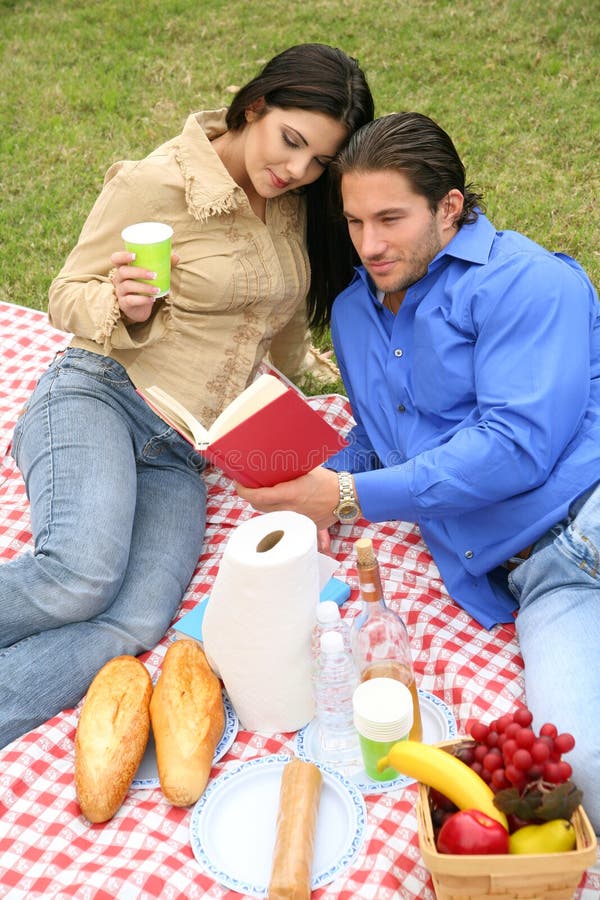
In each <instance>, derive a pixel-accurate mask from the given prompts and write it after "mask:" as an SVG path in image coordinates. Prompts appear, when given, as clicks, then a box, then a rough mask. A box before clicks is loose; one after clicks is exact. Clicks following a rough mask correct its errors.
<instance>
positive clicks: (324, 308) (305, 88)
mask: <svg viewBox="0 0 600 900" xmlns="http://www.w3.org/2000/svg"><path fill="white" fill-rule="evenodd" d="M263 97H264V100H265V103H266V105H267V107H273V106H276V107H280V108H282V109H294V108H297V109H303V110H313V111H315V112H320V113H325V115H328V116H331V117H332V118H333V119H335V120H336V121H338V122H342V123H343V124H344V125H345V126H346V129H347V131H348V138H350V137H351V135H352V134H354V132H355V131H356V130H357V129H358V128H360V127H361V126H362V125H365V124H366V123H367V122H370V121H371V120H372V119H373V115H374V104H373V97H372V96H371V91H370V90H369V86H368V84H367V81H366V78H365V76H364V73H363V72H362V70H361V69H360V67H359V65H358V63H357V61H356V60H355V59H353V58H352V57H350V56H347V55H346V54H345V53H343V52H342V51H341V50H338V49H337V48H335V47H329V46H328V45H327V44H298V45H297V46H295V47H290V48H289V49H288V50H284V51H283V53H280V54H278V55H277V56H275V57H274V58H273V59H272V60H271V61H270V62H268V63H267V65H266V66H265V67H264V69H263V70H262V72H260V73H259V74H258V75H257V76H256V78H253V79H252V81H250V82H249V83H248V84H247V85H246V86H245V87H243V88H241V89H240V90H239V91H238V93H237V94H236V95H235V97H234V99H233V102H232V103H231V105H230V107H229V109H228V111H227V118H226V121H227V127H228V128H229V129H230V130H232V131H238V130H239V129H241V128H243V127H244V126H245V124H246V110H247V109H248V107H249V106H252V104H253V103H255V102H256V101H257V100H259V99H261V98H263ZM304 192H305V195H306V202H307V244H308V256H309V260H310V270H311V281H310V289H309V294H308V300H307V303H308V316H309V322H310V324H311V325H312V326H313V327H316V328H322V327H324V326H325V325H327V324H328V322H329V314H330V311H331V305H332V303H333V300H334V298H335V296H336V294H338V293H339V292H340V291H341V290H343V288H345V287H346V286H347V284H348V282H349V281H350V279H351V277H352V267H353V265H354V264H355V263H356V261H357V258H356V255H355V253H354V250H353V247H352V244H351V241H350V239H349V237H348V229H347V226H346V223H345V222H343V221H341V220H340V218H339V215H335V214H334V206H333V202H332V194H331V190H330V175H329V171H328V170H327V169H326V170H325V171H324V172H323V174H322V175H321V177H320V178H318V179H317V181H315V182H313V183H312V184H309V185H307V187H306V188H305V189H304Z"/></svg>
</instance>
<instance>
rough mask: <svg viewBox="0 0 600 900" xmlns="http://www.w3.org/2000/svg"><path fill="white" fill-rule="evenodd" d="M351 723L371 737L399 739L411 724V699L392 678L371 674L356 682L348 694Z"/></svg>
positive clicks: (412, 715)
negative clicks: (350, 707) (351, 708)
mask: <svg viewBox="0 0 600 900" xmlns="http://www.w3.org/2000/svg"><path fill="white" fill-rule="evenodd" d="M352 706H353V708H354V725H355V728H356V730H357V731H358V733H359V734H361V735H362V736H363V737H365V738H369V739H370V740H373V741H399V740H402V738H405V737H406V736H407V735H408V733H409V731H410V729H411V728H412V725H413V718H414V708H413V699H412V696H411V693H410V691H409V689H408V688H407V687H406V685H405V684H402V682H401V681H397V680H396V679H395V678H371V679H370V680H369V681H363V682H362V684H359V685H358V687H357V688H356V690H355V691H354V695H353V697H352Z"/></svg>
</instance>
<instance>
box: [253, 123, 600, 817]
mask: <svg viewBox="0 0 600 900" xmlns="http://www.w3.org/2000/svg"><path fill="white" fill-rule="evenodd" d="M337 167H338V171H339V174H340V177H341V194H342V201H343V208H344V215H345V217H346V219H347V222H348V227H349V231H350V236H351V238H352V241H353V243H354V246H355V248H356V250H357V252H358V254H359V256H360V258H361V261H362V264H363V265H362V266H361V267H360V268H358V269H357V272H356V275H355V278H354V280H353V281H352V283H351V284H350V286H349V287H348V288H347V289H346V290H345V291H344V292H343V293H342V294H340V295H339V297H337V299H336V301H335V303H334V307H333V312H332V324H331V331H332V337H333V342H334V347H335V351H336V355H337V360H338V363H339V366H340V370H341V373H342V376H343V379H344V383H345V385H346V388H347V391H348V396H349V398H350V402H351V404H352V410H353V414H354V418H355V420H356V427H355V428H354V429H353V430H352V431H351V434H350V440H351V443H350V445H349V447H348V448H346V449H345V450H343V451H341V452H340V453H338V454H336V456H335V457H333V458H332V459H330V460H329V461H328V463H327V467H321V468H319V469H316V470H314V471H313V472H311V473H309V474H308V475H306V476H304V477H303V478H299V479H297V480H296V481H293V482H289V483H287V484H282V485H276V486H275V487H274V488H270V489H266V490H256V491H251V490H245V489H244V490H242V489H240V495H241V496H242V497H244V498H246V499H247V500H249V501H250V502H251V503H252V504H253V505H254V506H255V507H256V508H257V509H260V510H262V511H265V512H267V511H271V510H275V509H283V508H285V509H293V510H296V511H298V512H301V513H304V514H305V515H308V516H310V517H311V518H312V519H313V520H314V521H315V522H316V523H317V525H318V527H319V528H326V527H328V526H329V525H331V524H332V523H333V522H335V521H336V519H339V520H341V521H348V522H351V521H354V520H355V519H356V518H357V517H358V516H359V515H360V514H362V515H363V516H364V517H365V518H367V519H369V520H371V521H383V520H388V519H401V520H405V521H413V522H417V523H418V525H419V527H420V530H421V533H422V535H423V538H424V540H425V541H426V543H427V545H428V546H429V549H430V550H431V553H432V555H433V557H434V559H435V561H436V563H437V565H438V568H439V570H440V573H441V575H442V577H443V578H444V581H445V584H446V587H447V589H448V591H449V593H450V595H451V596H452V597H453V598H454V599H455V600H456V601H457V602H458V603H459V604H460V605H461V606H462V607H463V608H464V609H465V610H467V611H468V612H469V613H471V615H473V616H474V617H475V618H476V619H477V620H478V621H479V622H481V623H482V624H483V625H484V626H485V627H488V628H490V627H492V626H493V625H494V624H495V623H497V622H505V621H511V620H512V617H513V612H514V610H515V609H517V608H518V616H517V619H516V625H517V631H518V636H519V642H520V647H521V651H522V654H523V658H524V661H525V681H526V693H527V702H528V706H529V707H530V709H531V710H532V712H533V713H534V717H535V720H534V721H535V723H536V725H537V726H538V727H539V726H540V725H541V724H543V723H544V722H547V721H552V722H555V723H556V724H557V725H558V727H559V730H560V731H570V732H572V733H573V734H574V735H575V737H576V741H577V744H576V748H575V750H573V751H572V752H571V753H570V754H569V761H570V762H571V763H572V765H573V766H574V770H575V773H574V779H575V781H576V782H577V784H578V785H579V786H580V787H581V788H582V789H583V790H584V793H585V804H586V809H587V811H588V812H589V814H590V815H591V817H592V820H593V822H594V825H595V828H596V830H600V791H599V790H598V787H597V786H598V783H599V782H600V724H599V723H600V652H599V649H598V648H599V647H600V487H598V488H596V485H597V483H598V479H599V478H600V305H599V304H598V300H597V295H596V293H595V291H594V288H593V287H592V285H591V283H590V281H589V279H588V277H587V276H586V274H585V273H584V271H583V270H582V268H581V267H580V266H579V265H578V264H577V263H576V262H575V261H574V260H572V259H570V258H569V257H567V256H564V255H561V254H551V253H549V252H548V251H546V250H544V249H543V248H542V247H540V246H538V245H537V244H534V243H533V242H532V241H530V240H528V239H527V238H526V237H524V236H522V235H520V234H517V233H516V232H510V231H506V232H497V231H495V229H494V228H493V226H492V225H491V223H490V222H489V220H488V219H487V218H486V217H485V215H483V213H482V211H481V204H480V200H481V197H480V195H478V194H476V193H474V192H473V191H472V190H471V186H470V185H465V170H464V166H463V164H462V162H461V160H460V158H459V156H458V154H457V152H456V149H455V147H454V145H453V143H452V141H451V140H450V138H449V137H448V135H447V134H446V133H445V132H444V131H443V130H442V129H441V128H439V126H438V125H436V123H434V122H433V121H432V120H431V119H429V118H427V117H426V116H422V115H419V114H417V113H402V114H393V115H390V116H385V117H383V118H381V119H378V120H376V121H375V122H372V123H370V124H369V125H367V126H365V127H364V128H362V129H361V130H360V131H359V132H358V133H357V134H356V135H355V136H354V138H353V139H352V141H351V142H350V144H349V145H348V147H347V149H346V150H345V151H344V152H343V154H342V156H341V159H340V160H339V163H338V166H337ZM333 470H338V471H337V472H336V471H333ZM344 473H352V474H344Z"/></svg>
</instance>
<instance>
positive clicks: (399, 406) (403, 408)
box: [398, 403, 406, 412]
mask: <svg viewBox="0 0 600 900" xmlns="http://www.w3.org/2000/svg"><path fill="white" fill-rule="evenodd" d="M398 412H406V407H405V405H404V403H399V404H398Z"/></svg>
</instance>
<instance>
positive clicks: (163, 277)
mask: <svg viewBox="0 0 600 900" xmlns="http://www.w3.org/2000/svg"><path fill="white" fill-rule="evenodd" d="M172 236H173V229H172V228H171V226H170V225H165V224H164V222H136V223H135V225H128V226H127V228H124V229H123V231H122V232H121V237H122V238H123V240H124V242H125V249H126V250H129V252H130V253H135V260H134V262H133V263H132V265H134V266H139V267H140V268H141V269H148V271H150V272H156V278H152V279H150V278H139V279H138V281H143V282H145V283H146V284H153V285H155V286H156V287H158V288H160V292H159V293H158V294H155V295H154V296H155V297H164V295H165V294H168V293H169V288H170V287H171V238H172Z"/></svg>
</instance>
